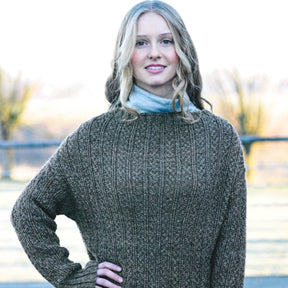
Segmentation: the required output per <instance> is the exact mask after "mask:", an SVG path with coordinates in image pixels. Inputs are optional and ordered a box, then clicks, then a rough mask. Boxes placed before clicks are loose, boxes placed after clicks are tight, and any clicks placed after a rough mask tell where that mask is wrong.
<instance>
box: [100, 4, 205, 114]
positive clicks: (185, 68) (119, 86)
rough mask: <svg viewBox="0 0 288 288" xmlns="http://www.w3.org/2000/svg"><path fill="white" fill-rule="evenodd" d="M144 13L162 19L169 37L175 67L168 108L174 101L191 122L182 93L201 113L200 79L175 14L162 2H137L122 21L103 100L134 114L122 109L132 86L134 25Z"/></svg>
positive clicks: (193, 54)
mask: <svg viewBox="0 0 288 288" xmlns="http://www.w3.org/2000/svg"><path fill="white" fill-rule="evenodd" d="M147 12H154V13H157V14H158V15H160V16H162V17H163V18H164V19H165V20H166V22H167V25H168V27H169V29H170V31H171V33H172V35H173V40H174V43H175V50H176V53H177V54H178V57H179V63H178V68H177V72H176V76H175V78H174V80H173V88H174V95H173V97H172V104H173V108H174V110H175V111H176V108H175V103H176V100H177V99H178V101H179V104H180V107H181V113H182V115H183V117H184V118H185V119H189V118H190V119H191V120H194V119H193V117H192V116H191V114H190V113H188V112H187V111H185V109H184V94H185V92H186V93H187V94H188V96H189V98H190V100H191V101H192V102H193V104H194V105H195V106H196V107H197V108H198V109H200V110H203V109H204V106H203V101H202V100H203V99H202V98H201V91H202V78H201V74H200V71H199V64H198V57H197V53H196V50H195V47H194V45H193V42H192V40H191V37H190V35H189V33H188V31H187V29H186V27H185V24H184V22H183V20H182V18H181V17H180V15H179V14H178V12H177V11H176V10H175V9H174V8H172V7H171V6H170V5H168V4H166V3H164V2H162V1H158V0H156V1H144V2H140V3H138V4H137V5H135V6H134V7H132V8H131V9H130V11H129V12H128V13H127V14H126V16H125V17H124V19H123V21H122V24H121V26H120V29H119V32H118V37H117V40H116V46H115V52H114V58H113V61H112V72H111V75H110V76H109V77H108V79H107V82H106V91H105V94H106V98H107V100H108V101H109V102H110V103H111V108H115V107H122V108H123V109H125V110H126V111H127V112H129V113H130V114H138V113H137V111H136V110H135V109H132V108H129V107H128V106H126V101H127V99H128V97H129V94H130V92H131V89H132V86H133V82H134V80H133V70H132V66H131V63H130V60H131V57H132V54H133V51H134V48H135V43H136V33H137V22H138V19H139V17H140V16H141V15H143V14H144V13H147Z"/></svg>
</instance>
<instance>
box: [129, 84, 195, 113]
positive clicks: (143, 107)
mask: <svg viewBox="0 0 288 288" xmlns="http://www.w3.org/2000/svg"><path fill="white" fill-rule="evenodd" d="M188 103H189V110H188V111H189V112H197V111H200V110H199V109H198V108H197V107H196V106H195V105H194V104H193V103H192V102H191V101H190V99H189V97H188V95H187V94H185V99H184V109H185V110H187V105H188ZM175 104H176V110H177V112H180V111H181V109H180V105H179V101H178V99H177V100H176V103H175ZM126 105H127V106H128V107H130V108H134V109H137V110H139V112H140V113H169V112H174V110H173V106H172V99H167V98H163V97H160V96H156V95H154V94H152V93H150V92H147V91H145V90H143V89H142V88H140V87H138V86H136V85H134V86H133V88H132V91H131V93H130V95H129V99H128V100H127V102H126Z"/></svg>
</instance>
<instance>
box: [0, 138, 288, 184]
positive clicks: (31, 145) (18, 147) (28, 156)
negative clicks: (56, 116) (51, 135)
mask: <svg viewBox="0 0 288 288" xmlns="http://www.w3.org/2000/svg"><path fill="white" fill-rule="evenodd" d="M240 139H241V142H242V144H243V145H244V146H246V147H247V145H248V146H250V147H254V146H256V145H258V144H261V143H262V144H261V146H265V145H266V144H264V142H265V143H268V142H270V143H272V145H273V146H272V147H270V148H269V149H270V152H269V153H270V154H271V155H272V153H273V157H274V156H275V155H276V154H277V153H278V154H279V153H280V152H279V150H281V149H282V148H280V149H279V148H278V146H277V145H279V144H278V143H280V142H282V143H285V144H286V146H287V148H285V149H284V150H285V151H283V152H282V155H280V156H278V160H279V159H281V164H279V163H277V164H275V163H270V162H271V161H270V162H269V161H268V162H269V163H268V164H267V163H264V165H263V164H262V162H263V161H262V162H261V161H260V162H261V163H260V164H257V167H256V165H255V167H252V166H251V167H250V166H249V167H248V169H249V170H264V169H266V170H269V169H270V170H271V169H274V171H276V170H277V169H278V170H279V167H280V166H281V173H282V176H281V177H282V179H283V178H285V177H286V174H287V175H288V157H287V155H288V153H287V152H288V145H287V144H288V137H260V136H256V135H245V136H240ZM61 142H62V140H52V141H51V140H43V141H23V142H18V141H0V159H1V155H2V157H3V160H0V169H1V166H2V172H1V170H0V177H1V176H2V177H3V176H7V175H8V176H9V175H11V171H7V170H9V169H7V168H6V169H5V168H4V165H3V164H4V159H5V153H4V152H5V150H6V151H9V150H10V151H11V150H14V154H16V156H17V157H15V159H14V160H15V162H14V164H15V165H14V166H15V167H16V166H17V165H18V164H19V162H21V161H22V160H21V159H24V158H25V161H26V162H27V163H29V165H31V166H32V167H35V170H38V168H39V166H41V165H42V164H43V163H44V162H45V161H46V160H47V159H48V158H49V156H50V155H51V154H52V153H53V152H54V151H55V150H56V149H57V147H58V146H59V145H60V144H61ZM273 142H274V144H273ZM276 142H277V144H276ZM43 149H44V150H43ZM260 150H261V149H260ZM272 150H274V151H272ZM286 150H287V151H286ZM20 151H22V152H20ZM32 151H33V152H32ZM261 153H262V154H267V152H266V151H265V152H263V151H262V152H261ZM20 154H21V156H19V155H20ZM23 155H24V156H23ZM19 158H21V159H20V160H19ZM266 158H267V155H266ZM270 158H272V157H270ZM285 158H287V160H285V161H286V162H285V161H284V162H283V160H284V159H285ZM25 161H22V162H25ZM1 162H3V163H1ZM36 162H37V163H36ZM266 162H267V161H266ZM278 162H279V161H278ZM27 165H28V164H27ZM37 165H38V167H37ZM18 166H19V165H18ZM19 169H20V168H19ZM24 170H25V169H24ZM284 170H285V171H287V173H286V172H285V176H283V175H284V173H283V171H284ZM287 179H288V178H287ZM287 182H288V181H287Z"/></svg>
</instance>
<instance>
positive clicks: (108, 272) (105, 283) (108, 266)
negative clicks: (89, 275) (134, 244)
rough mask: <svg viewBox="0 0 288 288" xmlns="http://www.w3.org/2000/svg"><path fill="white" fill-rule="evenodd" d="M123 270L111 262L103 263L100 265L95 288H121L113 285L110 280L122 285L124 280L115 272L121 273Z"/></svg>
mask: <svg viewBox="0 0 288 288" xmlns="http://www.w3.org/2000/svg"><path fill="white" fill-rule="evenodd" d="M121 271H122V268H121V267H119V266H118V265H115V264H113V263H110V262H102V263H100V264H99V265H98V269H97V277H96V286H95V288H101V287H107V288H121V287H120V286H118V285H115V284H113V283H112V282H110V280H113V281H115V282H117V283H122V282H123V278H122V277H121V276H119V275H118V274H116V273H115V272H118V273H119V272H121Z"/></svg>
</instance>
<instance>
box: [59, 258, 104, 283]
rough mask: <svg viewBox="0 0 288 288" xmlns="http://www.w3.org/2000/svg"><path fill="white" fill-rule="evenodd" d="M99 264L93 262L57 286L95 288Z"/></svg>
mask: <svg viewBox="0 0 288 288" xmlns="http://www.w3.org/2000/svg"><path fill="white" fill-rule="evenodd" d="M98 264H99V263H98V262H97V261H95V260H91V261H89V262H88V263H87V265H86V266H85V269H81V270H78V271H76V272H74V273H73V274H71V275H70V276H69V277H68V278H66V279H65V280H64V281H63V282H62V283H60V284H58V285H55V287H57V288H72V287H75V288H76V287H77V288H90V287H91V288H94V287H95V285H96V276H97V269H98Z"/></svg>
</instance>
